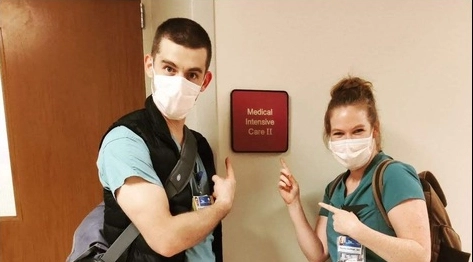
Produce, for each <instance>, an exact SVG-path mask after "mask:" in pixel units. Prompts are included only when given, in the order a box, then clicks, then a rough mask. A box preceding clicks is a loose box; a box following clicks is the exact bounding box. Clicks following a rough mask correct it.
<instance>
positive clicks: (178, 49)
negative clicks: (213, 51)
mask: <svg viewBox="0 0 473 262" xmlns="http://www.w3.org/2000/svg"><path fill="white" fill-rule="evenodd" d="M206 59H207V50H205V48H198V49H192V48H187V47H184V46H182V45H178V44H176V43H174V42H172V41H171V40H169V39H167V38H163V39H161V42H160V45H159V52H158V53H157V54H156V63H161V62H162V61H168V62H172V63H173V64H174V65H176V66H177V67H178V68H179V69H181V70H188V69H195V68H200V69H201V70H202V72H205V61H206Z"/></svg>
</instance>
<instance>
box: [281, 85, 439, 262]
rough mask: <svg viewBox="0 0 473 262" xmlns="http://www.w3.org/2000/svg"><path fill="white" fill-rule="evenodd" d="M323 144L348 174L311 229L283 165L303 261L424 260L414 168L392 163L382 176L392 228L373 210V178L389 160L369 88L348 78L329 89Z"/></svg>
mask: <svg viewBox="0 0 473 262" xmlns="http://www.w3.org/2000/svg"><path fill="white" fill-rule="evenodd" d="M324 126H325V131H324V141H325V143H326V146H327V147H328V148H329V149H330V150H331V152H332V154H333V156H334V158H335V159H336V160H337V161H338V162H339V163H340V164H342V165H343V166H344V167H345V168H346V169H347V171H346V172H345V174H344V175H343V179H342V181H341V182H340V183H338V184H337V185H336V187H335V191H334V193H333V195H332V197H330V198H329V196H328V191H329V188H330V184H329V185H327V186H326V188H325V194H324V199H323V203H319V205H320V206H321V207H322V208H321V209H320V211H319V216H318V218H317V221H316V224H315V229H312V227H311V226H310V224H309V223H308V221H307V218H306V216H305V213H304V210H303V207H302V205H301V200H300V192H299V186H298V183H297V181H296V179H295V178H294V176H293V175H292V174H291V172H290V170H289V168H288V167H287V165H286V163H285V162H284V160H283V159H281V166H282V168H281V175H280V178H279V193H280V194H281V197H282V199H283V200H284V202H285V203H286V205H287V208H288V211H289V215H290V217H291V220H292V222H293V224H294V226H295V230H296V235H297V240H298V243H299V246H300V247H301V250H302V252H303V253H304V255H305V256H306V258H307V260H308V261H320V262H323V261H326V260H327V259H328V258H330V259H331V260H332V261H337V262H338V261H369V262H371V261H402V262H408V261H413V262H422V261H426V262H427V261H430V231H429V220H428V214H427V208H426V205H425V200H424V195H423V192H422V187H421V185H420V181H419V179H418V177H417V175H416V174H417V173H416V171H415V170H414V168H413V167H412V166H410V165H408V164H405V163H401V162H396V163H393V164H391V165H389V166H388V167H387V168H386V170H385V172H384V180H383V181H384V182H383V183H384V190H383V205H384V207H385V209H386V211H387V213H388V217H389V220H390V222H391V224H392V227H393V229H394V230H392V229H390V228H389V227H388V225H387V224H386V223H385V221H384V220H383V218H382V216H381V213H380V212H379V210H378V209H377V207H376V204H375V201H374V198H373V193H372V189H371V179H372V176H373V172H374V170H375V168H376V166H377V164H379V163H380V162H381V161H382V160H384V159H386V158H389V156H388V155H386V154H384V153H383V152H382V150H381V134H380V122H379V118H378V113H377V109H376V102H375V98H374V95H373V92H372V84H371V83H370V82H368V81H366V80H363V79H361V78H358V77H347V78H344V79H342V80H341V81H339V82H338V83H337V84H336V85H335V86H334V87H333V88H332V90H331V100H330V102H329V104H328V107H327V111H326V112H325V119H324Z"/></svg>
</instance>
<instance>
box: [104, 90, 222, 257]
mask: <svg viewBox="0 0 473 262" xmlns="http://www.w3.org/2000/svg"><path fill="white" fill-rule="evenodd" d="M117 126H125V127H127V128H129V129H130V130H132V131H133V132H135V133H136V134H137V135H139V136H140V137H141V138H142V139H143V140H144V142H145V143H146V145H147V146H148V149H149V151H150V156H151V162H152V163H153V167H154V170H155V171H156V173H157V174H158V176H159V179H160V180H161V182H162V183H163V184H164V183H165V181H166V179H167V178H168V176H169V175H170V173H171V171H172V169H173V168H174V166H175V165H176V163H177V161H178V160H179V156H180V155H179V154H180V153H179V149H178V147H177V145H176V144H175V142H174V140H173V139H172V137H171V133H170V131H169V128H168V127H167V124H166V122H165V120H164V117H163V116H162V115H161V113H160V112H159V110H158V109H157V108H156V106H155V104H154V102H153V100H152V97H151V96H149V97H148V98H147V99H146V102H145V108H144V109H140V110H137V111H134V112H132V113H129V114H127V115H125V116H123V117H121V118H120V119H119V120H118V121H116V122H115V123H113V124H112V126H111V127H110V128H109V129H108V131H107V132H106V133H105V135H106V134H107V133H108V132H110V130H112V129H113V128H115V127H117ZM192 133H193V134H194V136H195V138H196V140H197V151H198V153H199V155H200V157H201V159H202V162H203V163H204V167H205V170H206V171H207V174H208V176H209V178H210V177H212V175H214V174H215V165H214V161H213V153H212V150H211V148H210V145H209V143H208V142H207V140H206V139H205V138H204V137H203V136H202V135H201V134H200V133H198V132H196V131H193V130H192ZM105 135H104V136H103V138H104V137H105ZM103 138H102V141H103ZM100 144H102V143H100ZM208 181H209V188H210V189H211V192H213V186H214V185H213V181H212V180H211V179H208ZM168 201H169V207H170V212H171V214H172V215H177V214H181V213H184V212H188V211H191V210H192V192H191V189H190V186H189V185H187V186H186V188H185V189H184V190H183V191H182V192H181V193H179V194H177V195H175V196H174V197H172V198H171V199H169V200H168ZM104 202H105V214H104V215H105V217H104V218H105V221H104V236H105V239H106V240H107V241H108V242H109V243H113V241H115V239H117V238H118V236H119V235H120V234H121V232H123V230H125V228H126V227H127V226H128V224H130V219H129V218H128V217H127V216H126V215H125V213H124V212H123V211H122V209H121V208H120V206H119V205H118V203H117V201H116V200H115V198H114V197H113V195H112V192H110V191H108V190H106V189H104ZM158 223H159V222H158ZM213 235H214V242H213V244H212V248H213V251H214V253H215V256H216V261H222V260H223V258H222V229H221V223H219V225H218V226H217V227H216V228H215V229H214V232H213ZM117 261H120V262H121V261H134V262H138V261H143V262H144V261H146V262H158V261H166V262H167V261H173V262H174V261H179V262H184V261H185V252H184V251H183V252H181V253H179V254H176V255H175V256H172V257H169V258H168V257H164V256H161V255H159V254H157V253H156V252H154V251H153V250H152V249H151V248H150V247H149V246H148V244H146V241H145V240H144V238H143V236H142V235H139V236H138V237H137V238H136V240H135V241H134V242H133V243H132V244H131V245H130V247H129V249H128V251H126V252H125V253H124V254H123V255H122V256H121V257H120V259H119V260H117Z"/></svg>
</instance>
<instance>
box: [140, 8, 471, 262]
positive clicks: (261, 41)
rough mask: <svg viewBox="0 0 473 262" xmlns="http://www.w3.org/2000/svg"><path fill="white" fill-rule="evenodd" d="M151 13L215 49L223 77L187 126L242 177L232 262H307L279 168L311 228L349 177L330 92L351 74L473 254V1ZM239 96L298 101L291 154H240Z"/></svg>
mask: <svg viewBox="0 0 473 262" xmlns="http://www.w3.org/2000/svg"><path fill="white" fill-rule="evenodd" d="M143 2H144V3H145V5H146V4H148V5H151V2H152V6H151V9H152V10H157V9H155V7H157V6H159V12H158V11H154V12H153V11H152V12H151V13H152V17H151V18H149V17H148V18H147V19H150V20H151V21H152V22H148V28H147V29H146V30H150V27H151V25H152V26H153V29H152V30H154V27H155V25H157V24H159V23H160V22H161V21H162V20H163V19H164V17H170V16H178V15H179V16H187V17H190V18H194V19H196V20H197V21H199V22H201V23H204V27H206V29H207V30H209V32H211V34H212V35H213V37H214V38H213V39H214V40H215V41H214V47H215V49H216V56H214V61H213V62H214V63H213V67H212V71H214V72H215V73H216V77H215V78H214V81H213V86H211V88H209V89H207V91H206V92H205V93H204V94H205V95H203V96H201V98H199V103H200V104H198V106H197V108H196V110H194V115H193V116H191V119H189V120H190V122H189V126H191V127H193V128H195V129H197V130H201V131H203V133H204V134H205V135H206V136H207V137H208V138H209V140H210V141H211V144H212V146H213V148H214V150H215V153H216V160H217V164H218V170H219V173H220V174H224V172H225V167H224V164H223V159H224V158H225V157H226V156H230V157H231V159H232V161H233V163H234V167H235V170H236V175H237V179H238V188H237V196H236V199H235V204H234V209H233V211H232V212H231V213H230V214H229V216H228V217H227V218H225V220H224V232H223V233H224V256H225V261H227V262H232V261H281V262H283V261H291V262H292V261H305V258H304V256H303V255H302V253H301V251H300V250H299V247H298V245H297V241H296V238H295V234H294V231H293V227H292V224H291V222H290V219H289V216H288V214H287V212H286V209H285V206H284V204H283V202H282V201H281V199H280V197H279V195H278V193H277V182H278V176H279V173H278V172H279V165H278V160H279V158H280V157H284V158H285V159H286V161H287V162H288V164H289V166H290V167H291V169H292V171H293V173H294V174H295V175H296V177H297V178H298V180H299V182H300V184H301V190H302V198H303V202H304V203H303V204H304V207H305V210H306V213H307V215H308V218H309V220H310V221H311V222H312V223H313V222H314V221H315V216H316V214H317V212H318V207H317V202H318V201H320V200H321V198H322V193H323V190H324V187H325V185H326V184H327V183H328V182H329V181H330V180H331V179H333V177H334V176H335V175H336V174H338V173H340V172H341V171H342V167H341V166H340V165H338V164H337V163H336V162H335V160H333V158H332V156H331V155H330V153H329V152H328V151H327V150H326V149H325V147H324V145H323V142H322V124H323V114H324V111H325V107H326V105H327V102H328V100H329V89H330V87H331V86H332V85H333V84H334V83H335V82H337V81H338V80H339V79H340V78H341V77H344V76H346V75H347V74H353V75H359V76H361V77H364V78H366V79H368V80H371V81H372V82H373V84H374V86H375V90H376V96H377V100H378V106H379V110H380V116H381V121H382V129H383V136H384V141H383V143H384V150H385V152H386V153H388V154H390V155H391V156H393V157H394V158H397V159H399V160H403V161H406V162H408V163H411V164H412V165H413V166H415V167H416V169H418V171H420V170H423V169H429V170H431V171H433V172H434V173H435V174H437V176H438V179H439V180H440V183H441V184H442V186H443V188H444V191H445V194H446V195H447V198H448V200H449V205H448V208H447V209H448V211H449V212H450V215H451V220H452V223H453V225H454V228H455V229H456V230H457V231H458V232H459V234H460V236H461V237H462V240H463V247H464V249H465V250H467V251H469V252H471V245H472V243H471V239H472V233H471V232H472V228H471V224H472V210H471V206H472V203H471V199H472V195H471V191H472V181H471V175H472V165H471V159H472V141H471V137H472V136H471V135H472V128H471V119H472V101H471V97H472V93H471V86H472V74H471V72H472V52H471V47H472V41H471V37H472V34H471V31H472V11H471V10H472V4H471V1H463V0H453V1H448V2H447V1H428V0H419V1H407V0H403V1H373V0H359V1H350V0H343V1H341V0H339V1H330V2H327V1H302V0H296V1H294V0H292V1H289V0H287V1H283V0H273V1H243V0H240V1H229V0H218V1H211V0H205V1H204V0H200V1H188V0H187V1H185V0H182V1H172V3H173V4H172V5H169V3H170V2H171V1H166V0H148V1H143ZM157 14H159V16H158V15H157ZM213 19H215V20H214V21H213ZM146 30H145V36H144V40H145V51H146V52H147V51H148V49H147V44H148V42H150V41H151V40H150V39H151V38H152V36H149V32H148V33H146V32H147V31H146ZM236 88H244V89H264V90H285V91H287V92H288V93H289V96H290V127H289V128H290V131H289V132H290V133H289V135H290V137H289V150H288V151H287V152H286V153H283V154H276V153H265V154H262V153H234V152H232V151H231V144H230V141H231V140H230V139H231V137H230V92H231V91H232V90H233V89H236ZM148 93H149V91H148ZM201 99H202V100H201ZM204 99H205V100H204ZM196 119H198V120H196Z"/></svg>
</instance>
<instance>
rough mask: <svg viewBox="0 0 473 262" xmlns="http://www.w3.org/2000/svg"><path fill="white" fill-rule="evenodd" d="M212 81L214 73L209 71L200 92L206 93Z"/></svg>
mask: <svg viewBox="0 0 473 262" xmlns="http://www.w3.org/2000/svg"><path fill="white" fill-rule="evenodd" d="M210 81H212V72H210V71H207V72H206V73H205V76H204V82H203V83H202V87H201V88H200V92H204V90H205V89H207V86H208V85H209V84H210Z"/></svg>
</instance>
